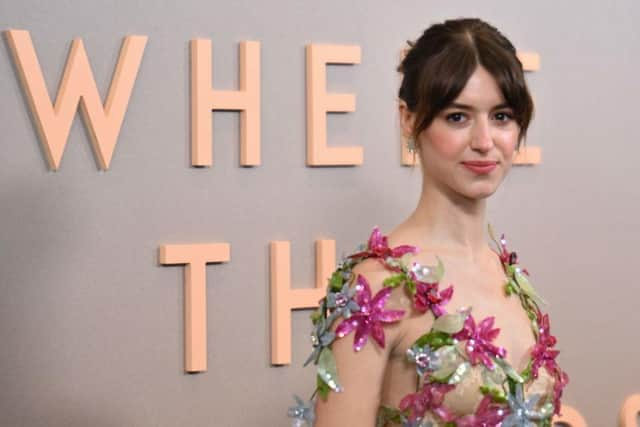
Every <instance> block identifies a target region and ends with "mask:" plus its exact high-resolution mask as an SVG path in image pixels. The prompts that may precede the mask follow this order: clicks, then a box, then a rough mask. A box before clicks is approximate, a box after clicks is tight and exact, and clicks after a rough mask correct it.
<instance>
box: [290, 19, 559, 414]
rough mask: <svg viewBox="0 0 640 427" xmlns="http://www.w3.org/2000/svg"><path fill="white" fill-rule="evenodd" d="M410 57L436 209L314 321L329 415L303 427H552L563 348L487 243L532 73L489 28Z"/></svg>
mask: <svg viewBox="0 0 640 427" xmlns="http://www.w3.org/2000/svg"><path fill="white" fill-rule="evenodd" d="M409 45H410V49H409V51H408V52H407V54H406V56H405V58H404V60H403V61H402V63H401V64H400V66H399V71H401V72H402V73H403V81H402V85H401V87H400V91H399V98H400V100H399V113H400V123H401V126H402V131H403V132H404V134H405V136H407V137H409V140H410V141H411V142H410V146H411V148H412V149H413V150H415V154H416V155H418V156H419V159H420V163H421V165H422V175H423V187H422V194H421V195H420V199H419V202H418V205H417V207H416V209H415V211H414V212H413V213H412V214H411V215H410V216H409V218H407V219H406V220H405V221H404V222H402V223H401V224H400V225H398V226H397V227H396V228H395V229H394V230H393V231H391V233H389V235H388V236H383V235H382V233H381V232H380V231H379V230H378V229H377V228H374V230H373V232H372V233H371V236H370V238H369V241H368V243H367V245H366V246H364V247H363V248H361V250H360V251H358V252H356V253H354V254H352V255H350V256H349V257H346V258H345V259H344V260H343V261H342V262H341V264H340V265H339V267H338V269H337V270H336V271H335V272H334V274H333V276H332V277H331V280H330V283H329V286H328V289H327V296H326V298H324V299H323V300H322V301H321V304H320V307H319V309H318V311H317V312H316V313H314V315H313V317H312V319H313V322H314V332H313V334H312V338H313V345H314V349H313V353H312V354H311V356H310V358H309V360H308V363H312V362H313V363H314V364H315V365H316V366H317V370H318V380H317V384H318V385H317V389H316V392H315V393H314V396H313V400H314V401H313V402H311V403H309V404H305V403H304V402H302V401H301V400H299V402H298V403H299V404H298V406H297V407H294V408H291V410H290V415H291V416H293V417H294V425H304V423H307V424H309V425H311V424H313V425H315V426H316V427H327V426H331V427H335V426H350V427H357V426H373V425H380V426H383V425H403V426H431V425H450V426H459V427H460V426H462V427H464V426H474V427H482V426H497V425H501V426H503V427H507V426H539V425H542V426H550V425H551V417H552V416H553V414H557V413H559V411H560V406H561V404H560V397H561V395H562V389H563V387H564V386H565V385H566V384H567V382H568V377H567V375H566V373H564V372H563V371H562V370H561V369H560V367H559V366H558V364H557V363H556V360H555V358H556V356H557V354H558V351H557V350H556V349H555V347H554V346H555V342H556V339H555V337H553V336H552V335H551V334H550V331H549V319H548V316H547V315H545V314H544V313H543V311H542V309H541V308H542V306H543V303H542V300H541V299H540V297H539V296H538V295H537V294H536V293H535V291H534V289H533V287H532V286H531V284H530V283H529V281H528V280H527V277H528V274H529V273H528V272H527V271H526V269H524V268H522V267H521V266H520V264H519V262H518V258H517V256H516V254H515V252H510V251H509V250H508V249H507V246H506V242H505V240H504V238H501V239H500V240H499V241H498V240H497V239H496V238H495V237H494V236H493V235H492V232H491V229H490V227H489V229H488V233H487V228H488V224H487V219H486V204H487V198H488V197H489V196H491V195H492V194H493V193H494V192H495V191H496V190H497V189H498V186H499V185H500V183H501V182H502V181H503V180H504V178H505V177H506V175H507V173H508V172H509V170H510V168H511V165H512V158H513V156H514V152H515V151H516V150H517V149H518V148H519V146H520V142H521V141H522V139H523V138H524V137H525V134H526V131H527V128H528V125H529V122H530V119H531V117H532V114H533V102H532V100H531V96H530V94H529V92H528V89H527V85H526V83H525V79H524V75H523V70H522V64H521V63H520V61H519V60H518V58H517V57H516V51H515V49H514V47H513V45H512V44H511V43H510V42H509V40H507V39H506V38H505V37H504V36H503V35H502V34H501V33H500V32H499V31H498V30H497V29H495V28H494V27H492V26H491V25H489V24H487V23H485V22H483V21H481V20H479V19H456V20H448V21H446V22H444V23H441V24H436V25H433V26H431V27H430V28H428V29H427V30H426V31H425V32H424V33H423V35H422V36H421V37H420V38H419V39H418V40H417V41H416V42H415V43H409ZM487 234H489V237H491V238H492V239H489V240H493V244H494V249H492V248H491V247H490V246H489V244H488V243H487V240H488V239H487V238H486V237H485V236H486V235H487ZM314 409H315V414H314ZM314 417H315V421H314Z"/></svg>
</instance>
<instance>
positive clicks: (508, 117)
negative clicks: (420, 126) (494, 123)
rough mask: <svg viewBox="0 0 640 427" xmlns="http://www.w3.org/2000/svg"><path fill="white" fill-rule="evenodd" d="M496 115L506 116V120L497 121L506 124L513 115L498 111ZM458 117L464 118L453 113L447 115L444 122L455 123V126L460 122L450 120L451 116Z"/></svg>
mask: <svg viewBox="0 0 640 427" xmlns="http://www.w3.org/2000/svg"><path fill="white" fill-rule="evenodd" d="M498 114H502V115H504V116H506V120H498V121H499V122H507V121H508V120H512V119H513V115H512V114H511V113H507V112H506V111H499V112H497V113H496V115H498ZM458 115H462V116H464V115H465V113H462V112H455V113H451V114H447V117H446V120H447V121H448V122H451V123H456V124H457V123H461V122H460V121H456V120H451V117H452V116H458Z"/></svg>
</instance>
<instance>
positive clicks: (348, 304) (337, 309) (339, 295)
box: [327, 283, 360, 319]
mask: <svg viewBox="0 0 640 427" xmlns="http://www.w3.org/2000/svg"><path fill="white" fill-rule="evenodd" d="M356 292H357V290H356V288H355V286H354V287H349V283H345V284H344V285H343V286H342V289H341V290H340V291H339V292H329V293H328V294H327V308H330V309H332V310H333V312H332V314H335V315H336V316H342V317H344V318H345V319H348V318H349V317H351V314H353V313H354V312H357V311H360V306H359V305H358V303H357V302H355V300H354V299H353V297H354V296H355V295H356Z"/></svg>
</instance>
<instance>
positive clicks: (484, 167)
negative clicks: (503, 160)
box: [462, 161, 498, 174]
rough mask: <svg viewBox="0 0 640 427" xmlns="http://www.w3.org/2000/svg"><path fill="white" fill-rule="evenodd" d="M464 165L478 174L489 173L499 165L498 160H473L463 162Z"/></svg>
mask: <svg viewBox="0 0 640 427" xmlns="http://www.w3.org/2000/svg"><path fill="white" fill-rule="evenodd" d="M462 164H463V165H464V167H466V168H467V169H469V170H470V171H472V172H474V173H476V174H488V173H490V172H491V171H492V170H494V169H495V168H496V166H497V164H498V163H497V162H486V161H485V162H479V161H471V162H462Z"/></svg>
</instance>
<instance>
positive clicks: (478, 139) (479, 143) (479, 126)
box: [471, 119, 493, 151]
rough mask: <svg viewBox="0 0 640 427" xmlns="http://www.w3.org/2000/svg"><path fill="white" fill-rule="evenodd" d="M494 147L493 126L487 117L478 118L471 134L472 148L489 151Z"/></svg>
mask: <svg viewBox="0 0 640 427" xmlns="http://www.w3.org/2000/svg"><path fill="white" fill-rule="evenodd" d="M491 147H493V138H492V137H491V128H490V124H489V121H488V120H487V119H478V120H476V121H475V123H474V125H473V131H472V134H471V148H473V149H474V150H479V151H489V150H490V149H491Z"/></svg>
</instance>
